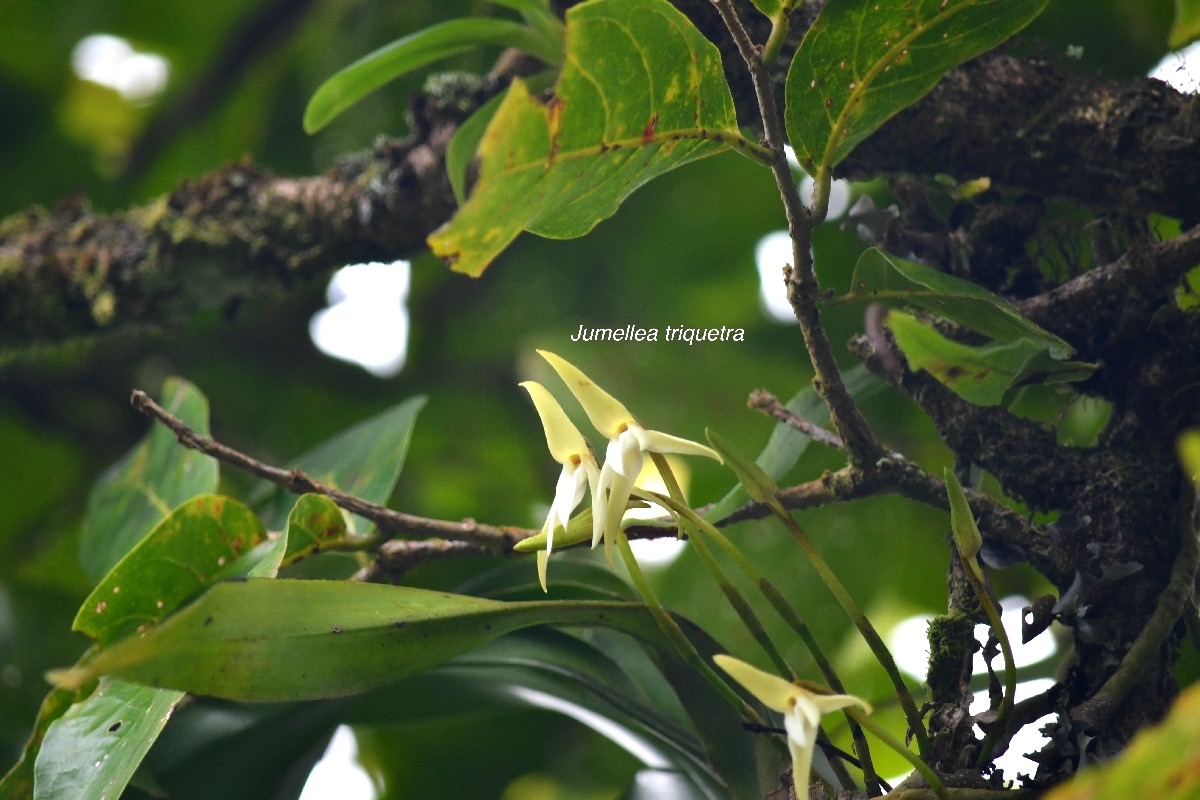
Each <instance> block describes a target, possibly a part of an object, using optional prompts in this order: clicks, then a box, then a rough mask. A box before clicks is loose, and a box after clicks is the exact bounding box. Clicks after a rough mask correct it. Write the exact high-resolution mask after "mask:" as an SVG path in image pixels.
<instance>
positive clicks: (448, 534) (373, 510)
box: [129, 389, 537, 555]
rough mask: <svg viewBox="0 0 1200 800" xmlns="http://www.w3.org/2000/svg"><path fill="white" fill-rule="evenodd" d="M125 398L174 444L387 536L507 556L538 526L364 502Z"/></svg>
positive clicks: (150, 403) (148, 403)
mask: <svg viewBox="0 0 1200 800" xmlns="http://www.w3.org/2000/svg"><path fill="white" fill-rule="evenodd" d="M129 403H130V405H132V406H133V407H134V408H135V409H137V410H138V411H139V412H141V413H142V414H145V415H146V416H148V417H150V418H151V419H156V420H158V421H159V422H161V423H162V424H163V425H166V426H167V427H168V428H169V429H170V430H171V431H172V432H173V433H174V434H175V436H176V437H178V439H179V443H180V444H182V445H183V446H184V447H190V448H192V449H193V450H198V451H200V452H201V453H204V454H206V455H209V456H212V457H213V458H215V459H217V460H218V461H221V462H223V463H226V464H229V465H231V466H234V467H237V468H238V469H240V470H244V471H246V472H248V473H250V474H251V475H257V476H258V477H260V478H264V479H265V480H268V481H270V482H271V483H274V484H276V485H278V486H282V487H283V488H285V489H287V490H288V491H290V492H295V493H296V494H303V493H305V492H313V493H316V494H321V495H324V496H326V497H328V498H329V499H330V500H332V501H333V502H335V503H337V504H338V505H339V506H341V507H342V508H344V509H346V510H347V511H349V512H351V513H353V514H358V515H359V516H360V517H364V518H366V519H369V520H370V521H371V522H373V523H375V525H377V526H378V527H379V529H380V530H381V531H384V532H386V533H387V534H389V535H391V536H396V535H399V534H407V535H410V536H416V537H424V538H433V539H449V540H452V541H455V542H467V543H470V544H473V545H476V546H477V547H478V548H479V549H480V550H483V551H485V552H488V553H492V554H494V555H506V554H509V553H511V551H512V546H513V545H514V544H516V543H517V542H519V541H521V540H522V539H525V538H528V537H529V536H532V535H533V534H535V533H537V531H532V530H526V529H524V528H516V527H512V526H507V525H506V526H495V525H485V524H482V523H479V522H476V521H475V520H473V519H464V520H463V521H461V522H448V521H444V520H437V519H426V518H425V517H418V516H414V515H412V514H405V513H404V512H403V511H394V510H393V509H390V508H387V507H386V506H381V505H378V504H376V503H371V502H368V501H366V500H363V499H362V498H360V497H356V496H354V495H352V494H348V493H346V492H343V491H341V490H340V489H335V488H334V487H332V486H327V485H325V484H323V483H321V482H320V481H318V480H315V479H314V478H312V477H311V476H309V475H306V474H305V473H303V472H301V471H300V470H296V469H282V468H280V467H274V466H271V465H270V464H264V463H263V462H261V461H259V460H257V459H255V458H252V457H250V456H248V455H246V454H245V453H242V452H241V451H239V450H234V449H233V448H232V447H228V446H226V445H223V444H221V443H220V442H218V441H216V440H215V439H210V438H209V437H207V436H201V435H200V434H198V433H196V432H195V431H194V430H192V429H191V428H189V427H188V425H187V423H185V422H184V421H183V420H181V419H179V418H178V417H176V416H174V415H173V414H171V413H170V412H169V411H167V410H166V409H165V408H163V407H162V406H160V405H159V404H158V403H156V402H154V400H152V399H151V398H150V396H149V395H148V394H146V393H145V392H143V391H141V390H140V389H135V390H134V392H133V396H132V397H130V398H129ZM439 548H440V550H441V551H449V550H454V549H455V548H454V546H453V545H450V544H448V543H447V544H446V545H445V546H440V545H430V547H429V548H427V549H429V550H439Z"/></svg>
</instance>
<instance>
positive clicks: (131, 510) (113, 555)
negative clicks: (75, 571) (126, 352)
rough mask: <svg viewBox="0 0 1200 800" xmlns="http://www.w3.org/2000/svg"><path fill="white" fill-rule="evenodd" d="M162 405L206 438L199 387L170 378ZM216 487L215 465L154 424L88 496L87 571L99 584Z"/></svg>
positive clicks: (82, 555) (83, 554) (83, 545)
mask: <svg viewBox="0 0 1200 800" xmlns="http://www.w3.org/2000/svg"><path fill="white" fill-rule="evenodd" d="M160 402H161V404H162V405H163V407H164V408H166V409H167V411H170V412H171V413H172V414H174V415H175V416H177V417H179V418H180V419H181V420H183V421H184V422H185V423H186V424H187V425H188V427H190V428H191V429H192V430H194V431H196V432H197V433H199V434H201V435H203V436H207V435H208V401H207V400H206V399H205V397H204V395H203V394H201V393H200V390H199V389H197V388H196V387H195V386H193V385H192V384H190V383H188V382H187V381H185V380H182V379H180V378H168V379H167V380H166V381H165V382H164V383H163V391H162V399H161V401H160ZM216 488H217V462H216V461H215V460H214V459H213V458H211V457H209V456H206V455H203V454H201V453H198V452H196V451H195V450H189V449H187V448H185V447H183V446H181V445H180V444H179V442H178V441H177V440H176V438H175V434H173V433H171V431H170V430H168V429H167V428H166V427H165V426H163V425H159V424H157V423H156V424H154V425H153V426H152V427H151V429H150V432H149V433H147V434H146V436H145V437H144V438H143V439H142V441H141V442H139V443H138V444H137V446H135V447H134V448H133V450H131V451H129V453H128V454H126V455H125V456H124V457H123V458H122V459H121V460H120V461H118V462H117V463H116V464H114V465H113V466H112V468H111V469H109V471H108V472H106V473H105V474H104V476H103V477H102V478H101V479H100V480H99V481H97V482H96V485H95V487H94V488H93V489H92V493H91V495H90V496H89V497H88V506H87V519H86V521H85V522H84V527H83V538H82V540H81V541H80V544H79V560H80V562H81V563H82V564H83V568H84V571H85V572H87V575H88V577H89V578H91V579H92V580H94V581H95V580H99V579H100V578H101V576H103V575H104V574H105V573H106V572H108V571H109V570H110V569H112V568H113V566H114V565H115V564H116V563H117V562H118V561H120V560H121V558H122V557H123V556H124V555H125V554H126V553H127V552H129V550H130V548H132V547H133V546H134V545H135V544H137V543H138V541H140V540H141V539H142V537H143V536H145V535H146V534H147V533H149V532H150V529H151V528H153V527H154V526H155V525H157V524H158V522H159V520H161V519H162V518H163V517H165V516H166V515H167V514H169V513H171V509H173V508H175V507H176V506H178V505H179V504H180V503H182V502H183V501H184V500H187V499H188V498H189V497H195V496H196V495H198V494H204V493H206V492H213V491H216Z"/></svg>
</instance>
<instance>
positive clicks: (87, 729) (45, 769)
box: [33, 678, 183, 800]
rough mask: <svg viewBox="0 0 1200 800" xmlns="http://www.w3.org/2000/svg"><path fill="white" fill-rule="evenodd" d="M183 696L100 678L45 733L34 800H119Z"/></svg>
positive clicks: (39, 755) (36, 777)
mask: <svg viewBox="0 0 1200 800" xmlns="http://www.w3.org/2000/svg"><path fill="white" fill-rule="evenodd" d="M181 699H183V692H177V691H170V690H164V689H155V688H151V687H149V686H140V685H138V684H134V683H127V682H126V681H122V680H117V679H113V678H104V679H101V681H100V683H99V685H98V686H97V687H96V689H95V691H93V692H92V693H91V695H89V696H88V698H87V699H86V700H83V701H82V702H79V703H75V704H74V705H72V706H71V707H70V708H69V709H67V710H66V712H65V713H63V715H62V716H61V717H59V718H58V719H57V720H55V721H54V723H53V724H51V725H50V729H49V730H48V731H47V732H46V738H45V740H43V742H42V746H41V750H40V752H39V753H38V756H37V763H36V765H35V767H34V792H33V800H104V798H109V797H120V796H121V792H122V791H123V790H124V789H125V786H126V784H128V783H129V779H130V778H131V777H133V773H134V771H135V770H137V768H138V765H139V764H141V763H142V758H143V757H144V756H145V755H146V752H147V751H148V750H149V749H150V746H151V745H152V744H153V743H154V740H155V739H156V738H158V734H159V732H160V731H161V730H162V729H163V726H164V725H166V724H167V719H168V718H169V717H170V716H171V712H172V711H173V710H174V708H175V705H176V703H178V702H179V701H180V700H181Z"/></svg>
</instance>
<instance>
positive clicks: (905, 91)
mask: <svg viewBox="0 0 1200 800" xmlns="http://www.w3.org/2000/svg"><path fill="white" fill-rule="evenodd" d="M1047 2H1048V0H1004V2H1000V1H999V0H912V2H905V3H898V2H881V0H830V2H828V3H826V4H825V8H824V9H822V10H821V13H820V15H818V16H817V19H816V21H815V22H814V23H813V25H812V27H811V28H809V30H808V32H807V33H806V34H805V36H804V40H803V41H802V42H801V43H800V47H799V49H798V50H797V51H796V56H795V58H794V59H793V60H792V66H791V68H790V69H789V70H788V77H787V86H786V88H785V94H784V96H785V98H786V101H787V108H786V112H785V117H786V122H787V130H788V138H789V139H791V142H792V147H794V148H795V150H796V156H797V158H799V160H800V165H801V166H803V167H804V168H805V169H806V170H808V171H809V172H810V173H814V172H816V171H818V170H819V169H821V168H824V169H826V170H828V169H832V168H833V166H834V165H836V164H837V163H838V162H839V161H841V160H842V159H843V158H845V157H846V156H847V155H848V154H849V153H850V151H851V150H853V149H854V147H855V145H857V144H858V143H859V142H861V141H862V140H863V139H865V138H867V137H868V136H870V135H871V134H872V133H873V132H874V131H875V130H876V129H878V128H879V127H880V126H881V125H882V124H883V123H884V122H886V121H887V120H888V119H889V118H890V117H892V116H893V115H894V114H896V113H897V112H898V111H901V110H902V109H904V108H906V107H907V106H910V105H912V104H913V103H915V102H916V101H917V100H919V99H920V98H921V97H922V96H924V95H925V93H926V92H928V91H929V90H930V89H932V88H933V87H934V85H935V84H936V83H937V82H938V81H939V80H941V78H942V76H943V75H945V74H946V73H947V72H949V71H950V70H951V69H953V68H954V67H956V66H958V65H959V64H961V63H963V62H964V61H967V60H968V59H971V58H974V57H975V56H977V55H979V54H980V53H982V52H984V51H986V50H990V49H991V48H993V47H995V46H996V45H998V44H1000V43H1001V42H1003V41H1004V40H1005V39H1007V38H1009V37H1010V36H1012V35H1013V34H1014V33H1016V32H1017V31H1019V30H1021V29H1022V28H1024V27H1025V26H1026V25H1028V24H1029V22H1030V21H1032V20H1033V19H1034V17H1036V16H1037V15H1038V14H1040V13H1041V12H1042V9H1043V8H1045V6H1046V3H1047Z"/></svg>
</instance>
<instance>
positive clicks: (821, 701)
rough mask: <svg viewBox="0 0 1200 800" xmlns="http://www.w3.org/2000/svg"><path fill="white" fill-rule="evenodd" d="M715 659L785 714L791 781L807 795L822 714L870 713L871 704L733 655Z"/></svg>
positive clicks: (753, 693) (733, 675)
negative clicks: (786, 677)
mask: <svg viewBox="0 0 1200 800" xmlns="http://www.w3.org/2000/svg"><path fill="white" fill-rule="evenodd" d="M713 661H715V662H716V663H717V666H718V667H720V668H721V669H723V670H725V671H726V672H728V673H729V674H730V676H731V677H732V678H733V679H734V680H735V681H737V682H738V683H740V684H741V685H742V686H743V687H745V689H746V691H748V692H749V693H750V694H752V695H754V696H755V697H757V698H758V699H759V701H760V702H761V703H762V704H763V705H764V706H766V707H767V708H770V709H772V710H774V711H778V712H780V713H782V714H783V726H784V729H785V730H786V731H787V740H788V749H789V750H790V751H791V753H792V784H793V786H794V787H795V789H796V797H808V783H809V781H808V777H809V775H808V773H809V770H810V769H812V759H813V750H814V748H815V747H816V744H817V727H818V726H819V725H820V723H821V715H822V714H828V713H830V712H831V711H840V710H841V709H843V708H847V707H848V706H858V707H859V708H861V709H862V710H863V711H865V712H867V713H868V714H870V713H871V706H870V704H869V703H867V701H865V700H863V699H862V698H859V697H854V696H853V695H848V694H818V693H817V692H813V691H810V690H808V689H805V688H804V687H803V686H798V685H797V684H794V683H789V682H788V681H785V680H784V679H783V678H780V677H779V676H778V675H772V674H770V673H769V672H763V671H762V670H760V669H757V668H756V667H752V666H750V665H749V664H747V663H746V662H745V661H739V660H738V659H736V658H733V657H732V656H725V655H717V656H713Z"/></svg>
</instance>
